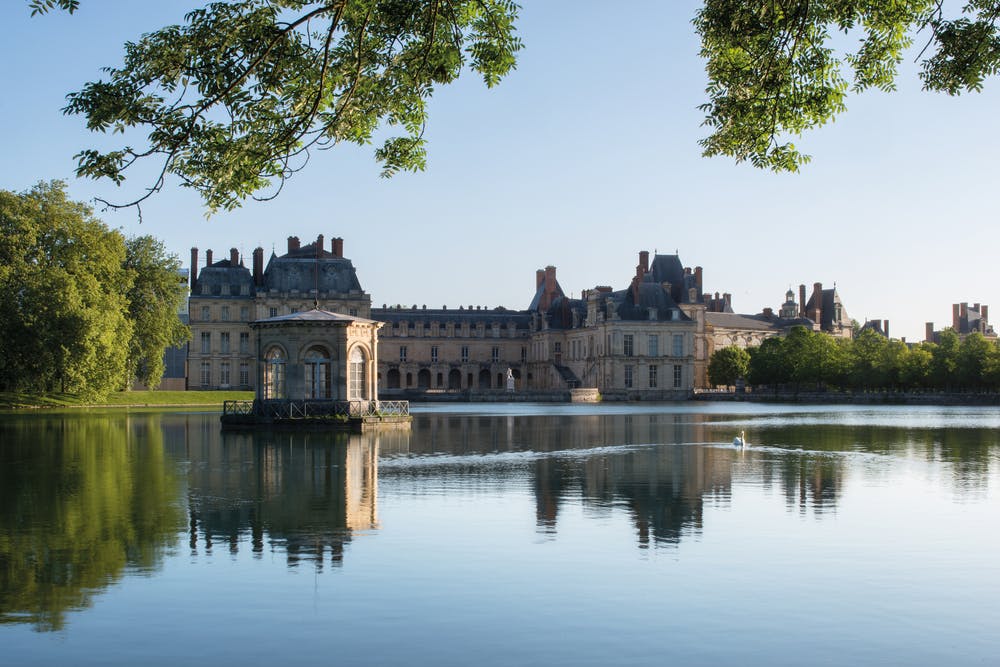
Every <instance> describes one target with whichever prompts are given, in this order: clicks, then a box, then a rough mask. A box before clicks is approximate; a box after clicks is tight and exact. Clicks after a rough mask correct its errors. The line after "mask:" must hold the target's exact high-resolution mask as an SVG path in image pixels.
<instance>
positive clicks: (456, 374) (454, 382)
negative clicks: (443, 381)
mask: <svg viewBox="0 0 1000 667" xmlns="http://www.w3.org/2000/svg"><path fill="white" fill-rule="evenodd" d="M461 388H462V372H461V371H459V370H458V369H457V368H452V369H451V371H450V372H449V373H448V389H461Z"/></svg>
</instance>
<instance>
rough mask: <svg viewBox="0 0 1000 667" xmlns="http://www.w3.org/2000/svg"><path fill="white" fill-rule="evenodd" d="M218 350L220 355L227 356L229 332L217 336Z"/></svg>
mask: <svg viewBox="0 0 1000 667" xmlns="http://www.w3.org/2000/svg"><path fill="white" fill-rule="evenodd" d="M219 348H220V351H221V352H222V354H229V332H228V331H223V332H222V333H220V334H219Z"/></svg>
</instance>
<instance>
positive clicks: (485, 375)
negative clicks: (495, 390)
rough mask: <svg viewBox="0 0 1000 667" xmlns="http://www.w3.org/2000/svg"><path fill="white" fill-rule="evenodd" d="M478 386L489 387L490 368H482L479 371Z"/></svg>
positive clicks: (481, 387)
mask: <svg viewBox="0 0 1000 667" xmlns="http://www.w3.org/2000/svg"><path fill="white" fill-rule="evenodd" d="M479 388H480V389H489V388H490V369H488V368H484V369H483V370H481V371H479Z"/></svg>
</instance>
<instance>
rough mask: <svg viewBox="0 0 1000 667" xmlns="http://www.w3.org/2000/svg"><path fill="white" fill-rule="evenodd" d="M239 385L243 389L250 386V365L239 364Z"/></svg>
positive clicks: (244, 362) (242, 362) (243, 362)
mask: <svg viewBox="0 0 1000 667" xmlns="http://www.w3.org/2000/svg"><path fill="white" fill-rule="evenodd" d="M240 384H241V385H243V386H244V387H245V386H247V385H248V384H250V364H249V363H247V362H246V361H241V362H240Z"/></svg>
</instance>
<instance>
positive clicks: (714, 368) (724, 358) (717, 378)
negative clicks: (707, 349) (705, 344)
mask: <svg viewBox="0 0 1000 667" xmlns="http://www.w3.org/2000/svg"><path fill="white" fill-rule="evenodd" d="M749 371H750V354H749V353H748V352H747V351H746V350H744V349H743V348H741V347H736V346H735V345H730V346H729V347H724V348H722V349H721V350H716V351H715V352H713V353H712V358H711V359H709V361H708V380H709V382H711V383H712V384H713V385H725V386H727V387H728V386H731V385H734V384H736V381H737V380H738V379H740V378H745V377H746V376H747V373H748V372H749Z"/></svg>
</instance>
